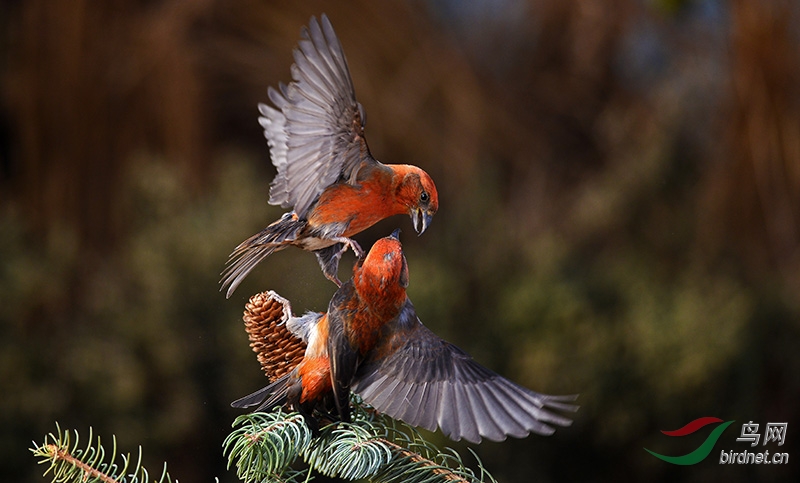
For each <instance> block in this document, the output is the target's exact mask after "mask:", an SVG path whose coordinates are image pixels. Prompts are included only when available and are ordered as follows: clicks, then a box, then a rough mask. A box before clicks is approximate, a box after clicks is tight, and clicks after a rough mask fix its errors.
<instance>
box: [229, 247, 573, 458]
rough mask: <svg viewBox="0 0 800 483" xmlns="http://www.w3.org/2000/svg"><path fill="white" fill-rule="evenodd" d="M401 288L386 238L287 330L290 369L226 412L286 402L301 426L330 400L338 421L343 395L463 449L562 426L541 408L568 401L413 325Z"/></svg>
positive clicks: (343, 414) (402, 277)
mask: <svg viewBox="0 0 800 483" xmlns="http://www.w3.org/2000/svg"><path fill="white" fill-rule="evenodd" d="M407 285H408V266H407V264H406V260H405V256H404V255H403V251H402V246H401V244H400V241H399V240H398V238H397V235H396V232H395V234H393V235H392V236H389V237H386V238H382V239H380V240H378V241H377V242H376V243H375V244H374V246H373V247H372V249H371V250H370V252H369V254H368V255H367V256H366V258H365V259H363V260H362V261H361V262H359V263H358V264H357V265H356V266H355V268H354V270H353V278H352V279H351V280H349V281H348V282H346V283H345V284H344V285H342V287H341V288H339V290H338V291H337V292H336V294H335V295H334V296H333V298H332V299H331V301H330V304H329V306H328V312H327V313H326V314H324V315H323V314H312V315H309V314H307V315H305V316H303V317H301V318H296V319H292V321H290V323H289V324H288V325H287V328H289V330H290V331H292V332H293V333H294V334H295V335H297V336H299V337H302V338H303V339H304V340H306V341H307V342H308V348H307V351H306V358H305V359H304V360H303V361H302V362H301V363H300V364H299V365H298V367H297V368H296V370H295V371H293V373H291V374H289V375H287V376H285V377H284V378H283V380H281V379H279V380H278V381H276V382H274V383H273V384H271V385H269V386H267V387H265V388H264V389H261V390H260V391H258V392H256V393H254V394H251V395H250V396H247V397H244V398H242V399H240V400H238V401H236V402H234V403H233V406H234V407H250V406H254V405H259V406H258V409H259V410H260V409H271V408H272V407H275V406H277V405H280V404H283V403H286V402H289V403H292V405H293V406H294V407H295V408H296V409H299V410H301V411H304V413H305V415H306V416H307V420H308V419H309V418H308V416H309V415H310V412H311V411H313V409H314V408H315V407H316V408H328V407H331V404H330V399H331V396H333V402H334V404H335V406H336V409H337V411H338V413H339V417H340V418H341V419H342V420H344V421H347V420H349V409H350V408H349V394H350V391H353V392H355V393H356V394H358V395H360V396H361V398H362V399H363V400H364V401H365V402H366V403H367V404H369V405H371V406H372V407H374V408H375V409H376V410H378V411H379V412H381V413H384V414H386V415H388V416H391V417H393V418H395V419H400V420H402V421H405V422H406V423H408V424H411V425H413V426H419V427H423V428H426V429H429V430H432V431H433V430H435V429H436V428H437V427H439V428H441V430H442V432H443V433H444V434H445V435H447V436H448V437H450V438H451V439H453V440H456V441H457V440H460V439H462V438H463V439H466V440H467V441H471V442H480V441H481V439H482V438H487V439H490V440H493V441H501V440H503V439H505V438H506V437H507V436H514V437H517V438H521V437H524V436H527V435H528V434H530V433H537V434H542V435H549V434H552V433H553V432H554V431H555V429H554V428H553V427H552V426H551V425H556V426H568V425H569V424H571V421H570V420H569V419H567V418H566V417H564V416H562V415H559V414H556V413H555V412H553V411H551V410H562V411H575V410H577V406H575V405H573V404H569V403H570V402H571V401H574V400H575V398H576V396H549V395H545V394H539V393H536V392H533V391H531V390H529V389H526V388H524V387H521V386H519V385H517V384H514V383H513V382H511V381H509V380H508V379H505V378H503V377H501V376H499V375H498V374H496V373H494V372H492V371H490V370H489V369H487V368H485V367H483V366H481V365H480V364H478V363H477V362H475V361H474V360H473V359H472V357H470V356H469V355H468V354H467V353H465V352H464V351H462V350H461V349H459V348H457V347H456V346H454V345H452V344H450V343H448V342H446V341H444V340H442V339H441V338H439V337H437V336H436V335H435V334H434V333H433V332H431V331H430V330H428V329H427V328H426V327H425V326H424V325H422V322H420V320H419V318H418V317H417V314H416V312H415V310H414V306H413V305H412V304H411V301H410V300H409V299H408V297H407V295H406V287H407ZM304 405H305V406H304ZM324 410H327V409H324Z"/></svg>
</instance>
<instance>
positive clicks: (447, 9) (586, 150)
mask: <svg viewBox="0 0 800 483" xmlns="http://www.w3.org/2000/svg"><path fill="white" fill-rule="evenodd" d="M501 3H502V2H501ZM618 3H619V4H618V5H615V7H614V8H613V9H612V8H603V7H596V6H595V7H593V6H592V5H595V4H594V3H591V2H590V3H586V2H579V1H559V0H552V1H544V2H517V3H514V2H509V5H508V7H509V8H508V10H504V9H502V8H498V9H494V10H491V12H487V11H485V10H481V9H477V10H475V9H470V8H467V7H465V6H460V5H461V4H460V3H458V2H428V3H402V4H401V3H399V2H390V3H381V4H375V3H373V2H348V3H337V4H335V5H334V4H330V3H324V2H308V3H304V4H302V5H295V4H284V3H280V2H262V1H256V0H237V1H235V2H230V3H226V4H225V5H224V6H223V5H222V2H217V1H213V0H208V1H205V2H186V3H182V2H171V1H167V2H156V3H152V2H144V3H141V2H133V1H123V2H118V3H115V4H111V3H108V4H103V5H102V6H97V7H96V8H91V7H88V6H84V8H73V6H72V4H71V3H70V2H53V3H52V4H50V3H48V2H43V1H31V2H24V3H19V4H15V5H14V6H13V7H9V9H8V10H7V12H6V15H5V16H4V17H3V22H4V34H5V35H6V36H7V42H6V43H5V44H3V46H2V48H3V49H4V52H5V53H7V54H8V55H7V59H8V60H7V62H6V63H5V64H4V66H3V68H4V71H3V73H4V77H5V81H6V82H5V83H4V84H3V114H4V119H5V120H7V122H6V123H5V124H4V125H3V126H2V127H3V129H4V130H5V132H4V133H3V134H4V137H3V140H4V142H6V141H7V146H5V145H4V146H3V147H4V149H3V150H2V154H3V156H4V157H3V162H2V166H1V167H2V170H0V202H2V205H0V208H1V209H0V256H1V257H2V263H1V264H0V381H2V387H3V393H4V395H3V397H2V398H0V427H2V428H3V431H2V433H0V473H1V474H2V476H3V477H4V479H9V480H14V481H23V480H25V481H41V477H40V472H39V470H40V468H38V467H36V465H35V464H34V461H33V460H32V459H31V458H30V455H29V454H28V452H27V448H28V447H29V446H30V443H29V442H30V441H31V440H37V441H38V440H40V439H41V437H42V436H43V435H44V434H46V433H47V432H49V431H50V430H51V429H52V426H53V421H56V420H57V421H59V422H60V423H61V424H62V425H63V426H64V427H72V428H76V429H78V430H79V431H80V430H82V428H85V427H87V426H90V425H91V426H93V427H94V428H95V430H96V431H97V432H98V433H101V434H110V433H113V434H116V436H117V438H118V442H119V445H120V447H131V448H132V447H134V446H136V445H139V444H141V445H143V446H144V448H145V454H146V455H147V457H149V458H152V461H149V462H148V461H145V465H146V466H150V467H158V466H159V465H160V462H162V461H167V462H168V463H169V467H170V473H171V474H172V475H173V477H177V478H179V479H180V480H181V481H205V480H210V479H211V478H213V477H215V476H218V477H220V480H221V481H235V475H233V474H232V473H231V472H226V471H225V469H224V464H225V460H224V458H223V456H222V451H221V444H222V441H223V440H224V438H225V436H226V435H227V434H228V432H229V428H230V423H231V422H232V421H233V419H234V418H235V416H236V415H237V414H238V412H237V411H234V410H232V409H230V408H229V402H230V401H232V400H233V399H236V398H238V397H240V396H242V395H243V394H247V393H249V392H250V391H252V390H253V389H254V388H257V387H261V385H263V376H262V375H261V373H260V370H259V368H258V364H257V363H256V360H255V357H254V355H253V354H252V352H251V351H250V349H249V348H248V346H247V336H246V334H245V332H244V330H243V326H242V323H241V312H242V310H243V305H244V302H245V301H246V300H247V298H248V297H249V296H250V295H251V294H253V293H255V292H257V291H262V290H267V289H272V290H276V291H277V292H278V293H280V294H281V295H283V296H285V297H287V298H288V299H289V300H290V301H291V302H292V304H293V309H294V311H295V313H301V312H304V311H306V310H320V311H321V310H325V308H326V306H327V302H328V300H329V298H330V296H331V295H332V294H333V292H334V288H335V287H334V286H333V285H332V284H330V282H328V281H326V280H325V279H324V277H322V276H321V273H320V271H319V268H318V265H317V263H316V260H315V259H314V257H313V256H310V255H309V254H307V253H303V252H301V251H299V250H293V249H289V250H286V251H284V252H280V253H278V254H275V255H273V256H271V257H270V258H269V259H268V260H267V261H265V262H264V263H263V264H262V265H261V266H259V267H258V268H257V269H256V270H255V271H254V272H253V273H252V274H251V275H250V276H249V277H248V279H247V280H246V281H245V282H244V283H243V285H242V286H241V287H240V288H239V289H238V290H237V291H236V293H235V294H234V296H233V297H232V298H231V299H230V300H226V299H225V298H224V296H223V295H222V294H221V293H219V292H218V279H219V273H220V271H221V270H222V268H223V266H224V262H225V260H226V257H227V255H228V253H229V252H230V251H231V250H232V249H233V248H234V247H235V246H236V245H237V244H238V243H239V242H240V241H242V240H243V239H245V238H246V237H248V236H249V235H251V234H253V233H255V232H256V231H258V230H259V229H261V228H262V227H263V226H264V225H265V223H268V222H269V221H271V220H273V219H276V218H277V217H278V216H279V215H280V213H281V210H280V209H278V208H276V207H270V206H267V204H266V200H267V194H268V185H269V181H270V179H271V177H272V176H273V171H272V170H271V167H270V166H269V163H268V161H267V159H268V154H267V146H266V143H265V142H264V141H263V137H262V134H261V132H260V128H259V126H258V124H257V123H256V121H255V118H256V110H255V104H256V102H257V101H264V100H265V99H266V89H267V86H269V85H276V84H277V83H278V82H279V81H287V80H288V79H289V66H290V64H291V48H292V47H293V45H294V43H295V42H296V40H297V38H298V32H299V29H300V27H301V26H302V25H303V24H305V23H306V22H307V21H308V18H309V17H310V15H312V14H314V15H318V14H319V13H321V12H323V11H324V12H327V13H328V15H329V16H330V17H331V20H332V22H333V25H334V27H335V28H336V30H337V32H338V33H339V35H340V37H341V39H342V42H343V44H344V48H345V51H346V53H347V55H348V59H349V62H350V69H351V71H352V75H353V77H354V82H355V85H356V91H357V93H358V96H359V99H360V101H361V102H362V103H363V104H364V106H365V108H366V111H367V113H368V125H367V137H368V139H369V141H370V147H371V149H372V151H373V153H374V154H375V155H376V157H378V159H381V160H384V161H385V162H392V163H413V164H417V165H419V166H422V167H424V168H425V169H426V170H427V171H428V172H429V173H431V175H432V176H433V178H434V179H435V180H436V183H437V186H438V188H439V191H440V201H441V206H440V211H439V213H438V214H437V216H436V218H435V220H434V222H433V224H432V225H431V227H430V229H429V230H428V231H427V232H426V233H425V235H424V236H422V237H416V236H415V235H414V234H413V230H412V228H411V225H410V222H409V221H408V219H407V218H404V217H397V218H393V219H390V220H386V221H384V222H382V223H380V224H379V225H377V226H376V227H374V228H372V229H370V230H368V231H366V232H364V233H363V234H361V235H359V236H358V237H357V240H358V241H359V242H360V243H361V244H362V246H364V247H368V246H370V245H371V243H372V241H374V240H375V239H376V238H378V237H381V236H385V235H386V234H388V233H389V232H391V231H392V230H393V229H394V228H395V227H397V226H400V227H401V228H403V230H404V231H403V233H402V235H401V239H402V241H403V242H404V247H405V249H406V254H407V258H408V261H409V270H410V278H411V285H410V287H409V293H410V297H411V299H412V300H413V301H414V304H415V306H416V308H417V311H418V313H419V315H420V317H421V319H422V321H423V322H424V323H425V324H426V325H428V326H429V327H431V328H432V329H433V330H434V331H435V332H437V333H438V334H439V335H441V336H443V337H445V338H447V339H448V340H450V341H453V342H454V343H456V344H457V345H459V346H461V347H462V348H464V349H466V350H467V351H468V352H470V353H471V354H472V355H473V356H474V357H475V358H476V359H477V360H478V361H480V362H481V363H483V364H485V365H487V366H488V367H490V368H492V369H494V370H495V371H497V372H500V373H502V374H504V375H506V376H508V377H510V378H511V379H513V380H515V381H517V382H520V383H522V384H524V385H526V386H528V387H530V388H532V389H534V390H537V391H540V392H545V393H551V394H566V393H580V394H581V396H580V399H579V403H580V404H581V405H582V408H581V410H580V411H579V412H578V413H577V415H576V422H575V424H574V425H573V426H572V427H571V428H567V429H565V430H560V431H558V432H557V433H556V434H555V435H554V436H552V437H549V438H540V437H530V438H526V439H524V440H509V441H506V442H503V443H490V442H488V443H484V444H481V445H480V446H479V447H477V448H476V450H477V453H478V454H479V455H480V457H481V459H482V461H483V462H484V463H485V465H486V466H487V468H488V469H489V470H490V471H491V472H492V474H493V475H495V476H496V477H497V478H498V480H499V481H532V480H537V479H541V480H545V481H574V480H609V481H620V480H631V479H638V480H647V481H673V480H686V481H708V480H721V479H725V480H727V481H750V480H753V479H766V480H780V479H784V480H787V479H792V478H793V477H795V478H796V476H797V470H796V465H794V466H791V465H790V466H785V467H766V466H761V467H755V466H750V467H730V466H729V467H720V466H719V465H717V464H716V462H714V461H710V460H709V461H706V462H703V463H701V464H699V465H696V466H694V467H691V468H677V467H672V466H670V465H668V464H666V463H664V462H662V461H659V460H657V459H655V458H652V457H650V456H649V455H647V454H646V453H645V452H644V451H643V450H642V448H643V447H645V446H646V447H648V448H665V449H664V450H663V451H664V452H665V453H667V452H668V450H673V451H674V454H680V452H681V451H686V450H687V447H688V446H691V445H690V444H689V443H685V444H686V446H680V445H676V446H674V447H668V446H666V445H667V444H668V443H669V442H665V441H663V437H661V438H660V436H662V435H661V433H660V432H659V431H660V430H662V429H664V430H670V429H676V428H678V427H680V426H682V425H683V424H685V423H686V422H688V421H690V420H693V419H696V418H697V417H701V416H717V417H720V418H723V419H725V420H730V419H735V420H737V422H738V421H742V422H746V421H748V420H753V421H754V422H760V423H761V424H766V422H767V421H780V422H789V423H790V424H789V431H788V436H787V443H786V446H784V451H788V452H789V453H790V454H793V455H795V454H800V452H798V451H797V448H798V444H797V441H800V440H798V439H797V438H794V437H793V434H794V433H793V432H792V429H791V428H792V427H793V426H792V424H794V423H795V422H796V421H797V420H798V418H799V417H800V409H799V408H800V404H798V402H799V401H800V356H798V352H797V347H798V346H800V322H798V321H800V298H798V296H797V294H798V293H800V276H798V274H800V256H798V253H800V247H799V246H798V241H799V240H800V230H798V229H797V227H798V226H800V171H798V169H797V166H800V157H798V156H800V148H798V146H800V134H799V133H800V131H799V130H798V129H797V126H800V96H798V95H797V94H798V89H800V87H798V86H800V56H798V54H797V52H798V38H797V37H796V35H794V34H793V33H796V32H797V28H796V27H797V25H798V22H799V20H798V18H800V17H799V15H800V13H798V7H797V5H795V4H794V3H792V2H786V1H782V0H770V1H768V2H742V1H731V2H724V1H711V0H705V1H689V2H645V3H641V2H635V1H622V2H618ZM122 7H125V8H122ZM476 8H477V7H476ZM503 12H512V13H513V15H512V14H506V15H504V14H503ZM476 15H477V16H478V17H477V18H476ZM352 261H353V259H352V255H351V254H347V255H346V256H345V259H344V260H343V263H342V264H341V268H340V270H341V273H340V277H347V272H348V271H349V269H350V266H351V264H352ZM737 426H738V425H737V424H734V425H733V427H734V428H736V427H737ZM734 432H735V431H734V430H733V429H731V430H728V432H727V433H726V435H725V437H724V438H723V439H722V440H720V441H721V442H720V443H719V445H720V447H722V444H723V443H722V441H723V440H725V441H728V443H726V444H728V446H726V448H727V449H733V447H734V445H735V443H733V441H734V437H733V433H734ZM437 437H438V438H441V437H440V436H434V440H435V441H436V443H437V444H439V445H440V446H443V445H444V446H449V445H450V443H449V442H446V441H443V440H441V439H438V440H436V438H437ZM725 438H727V440H726V439H725ZM659 445H665V446H663V447H659ZM455 446H456V447H459V448H462V449H463V445H458V444H457V445H455ZM712 456H713V455H712ZM710 459H711V457H710Z"/></svg>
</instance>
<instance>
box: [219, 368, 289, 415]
mask: <svg viewBox="0 0 800 483" xmlns="http://www.w3.org/2000/svg"><path fill="white" fill-rule="evenodd" d="M290 375H291V373H289V374H286V375H284V376H283V377H280V378H278V379H277V380H275V382H273V383H271V384H270V385H268V386H266V387H262V388H261V389H259V390H258V391H256V392H254V393H252V394H249V395H247V396H245V397H243V398H240V399H237V400H236V401H233V402H232V403H231V407H235V408H249V407H252V406H255V405H256V404H258V407H257V408H255V409H254V410H253V411H254V412H255V411H262V410H264V411H269V410H271V409H273V408H275V407H277V406H282V405H284V404H286V401H287V394H288V392H289V376H290Z"/></svg>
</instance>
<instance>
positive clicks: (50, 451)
mask: <svg viewBox="0 0 800 483" xmlns="http://www.w3.org/2000/svg"><path fill="white" fill-rule="evenodd" d="M71 434H74V435H75V437H74V442H72V438H71ZM111 441H112V443H111V444H112V450H111V453H110V454H109V455H106V450H105V448H104V447H103V445H102V443H101V442H100V438H99V437H98V438H97V439H96V440H95V438H94V437H93V432H92V428H89V438H88V442H87V445H86V447H85V448H81V447H80V446H79V443H80V436H79V434H78V432H77V431H74V432H73V433H70V432H69V431H68V430H65V431H62V430H61V427H60V426H59V424H58V423H56V433H55V434H53V433H50V434H48V435H47V436H45V441H44V443H43V444H42V445H41V446H40V445H37V444H36V443H35V442H34V447H33V448H31V449H30V450H31V452H33V455H34V456H35V457H37V458H39V459H40V461H39V464H45V463H50V467H49V468H47V470H46V471H45V473H44V474H45V475H47V474H48V473H51V472H52V473H53V480H52V481H53V482H58V483H69V482H75V483H78V482H80V483H85V482H95V481H96V482H102V483H149V481H150V475H149V474H148V472H147V470H146V469H145V468H144V467H143V466H142V449H141V447H140V448H139V455H138V459H137V461H136V465H135V466H134V467H133V469H132V470H131V471H130V472H129V470H128V469H129V467H130V463H131V458H130V454H120V455H117V439H116V438H115V437H112V440H111ZM118 456H119V457H120V458H121V459H122V461H121V464H120V463H118V462H117V457H118ZM171 481H172V479H171V478H170V476H169V474H168V473H167V466H166V464H165V465H164V469H163V471H162V473H161V477H160V478H159V479H158V482H159V483H162V482H171Z"/></svg>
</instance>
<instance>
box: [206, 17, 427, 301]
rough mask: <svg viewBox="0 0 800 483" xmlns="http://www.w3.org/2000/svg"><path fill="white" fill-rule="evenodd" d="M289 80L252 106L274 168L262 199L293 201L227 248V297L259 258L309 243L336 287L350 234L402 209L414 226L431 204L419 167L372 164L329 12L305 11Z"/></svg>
mask: <svg viewBox="0 0 800 483" xmlns="http://www.w3.org/2000/svg"><path fill="white" fill-rule="evenodd" d="M294 60H295V63H294V65H292V69H291V70H292V78H293V81H292V82H290V83H289V85H288V86H287V85H283V84H281V85H280V91H278V90H275V89H273V88H271V87H270V88H269V91H268V93H269V98H270V100H271V101H272V103H273V104H274V105H275V108H272V107H270V106H267V105H266V104H259V106H258V109H259V111H260V113H261V117H260V118H259V122H260V123H261V125H262V126H263V128H264V135H265V137H266V138H267V141H268V144H269V146H270V155H271V158H272V164H274V165H275V167H276V168H277V171H278V173H277V175H276V177H275V179H274V181H273V182H272V185H271V186H270V198H269V202H270V204H273V205H280V206H281V207H283V208H292V211H291V212H288V213H285V214H284V215H283V216H282V217H281V218H280V219H278V220H277V221H275V222H273V223H272V224H270V225H269V226H267V227H266V228H264V229H263V230H262V231H261V232H259V233H256V234H255V235H253V236H251V237H250V238H248V239H247V240H245V241H243V242H242V243H241V244H239V246H237V247H236V249H234V251H233V252H232V253H231V255H230V258H229V259H228V264H227V266H226V268H225V270H224V271H223V272H222V280H221V284H222V290H224V289H226V288H227V293H226V295H227V297H230V296H231V294H232V293H233V291H234V290H236V287H237V286H238V285H239V284H240V283H241V281H242V280H243V279H244V278H245V277H246V276H247V274H248V273H250V271H251V270H252V269H253V268H254V267H255V266H256V265H257V264H258V263H259V262H260V261H261V260H263V259H264V258H265V257H267V256H269V255H270V254H272V253H273V252H275V251H278V250H281V249H283V248H286V247H287V246H289V245H294V246H297V247H300V248H302V249H304V250H310V251H313V252H314V253H315V254H316V255H317V259H318V261H319V263H320V266H321V267H322V271H323V273H324V274H325V276H326V277H327V278H328V279H330V280H332V281H333V282H335V283H336V284H337V285H341V282H339V279H338V277H337V269H338V266H339V260H340V258H341V257H342V254H343V253H344V252H345V250H347V247H350V248H352V250H353V252H354V253H355V254H356V255H357V257H359V258H360V257H361V256H362V255H363V251H362V250H361V248H360V247H359V246H358V244H357V243H356V242H355V241H354V240H352V239H351V238H350V237H352V236H353V235H355V234H357V233H359V232H361V231H363V230H365V229H367V228H369V227H370V226H372V225H374V224H375V223H377V222H379V221H381V220H383V219H384V218H387V217H390V216H393V215H399V214H404V213H405V214H408V215H409V216H410V217H411V219H412V223H413V225H414V229H415V230H416V231H417V232H418V233H419V234H422V232H424V231H425V229H426V228H427V227H428V224H429V223H430V222H431V219H432V217H433V215H434V214H435V213H436V210H437V209H438V207H439V199H438V194H437V191H436V186H435V185H434V183H433V180H432V179H431V177H430V176H429V175H428V174H427V173H426V172H425V171H423V170H422V169H420V168H418V167H416V166H410V165H391V164H382V163H380V162H378V161H377V160H376V159H375V158H373V157H372V154H370V151H369V148H368V147H367V141H366V139H365V137H364V124H365V114H364V109H363V107H362V106H361V104H360V103H359V102H358V101H356V97H355V91H354V89H353V82H352V80H351V78H350V72H349V70H348V67H347V61H346V59H345V56H344V52H343V50H342V45H341V43H340V42H339V39H338V38H337V37H336V34H335V33H334V31H333V27H331V24H330V22H329V21H328V18H327V17H326V16H325V15H323V16H322V26H320V24H319V23H318V22H317V20H316V19H315V18H313V17H312V18H311V22H310V24H309V27H308V28H307V29H306V28H304V29H303V31H302V39H301V40H300V43H299V47H298V48H297V49H295V51H294Z"/></svg>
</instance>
